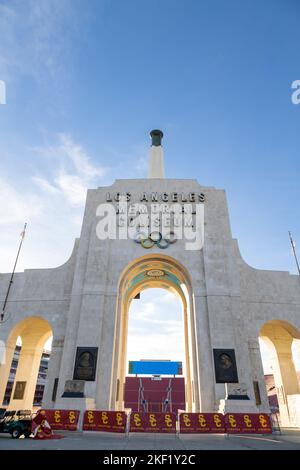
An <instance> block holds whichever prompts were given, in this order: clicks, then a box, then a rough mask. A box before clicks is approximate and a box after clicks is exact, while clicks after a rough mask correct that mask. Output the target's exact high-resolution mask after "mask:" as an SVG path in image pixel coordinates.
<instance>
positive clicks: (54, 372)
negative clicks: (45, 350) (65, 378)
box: [42, 339, 64, 408]
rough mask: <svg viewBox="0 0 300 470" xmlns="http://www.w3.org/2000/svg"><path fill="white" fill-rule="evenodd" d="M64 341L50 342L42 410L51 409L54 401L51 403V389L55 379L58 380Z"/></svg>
mask: <svg viewBox="0 0 300 470" xmlns="http://www.w3.org/2000/svg"><path fill="white" fill-rule="evenodd" d="M63 345H64V340H63V339H56V340H55V339H54V340H53V342H52V349H51V355H50V359H49V366H48V373H47V382H46V386H45V390H44V396H43V402H42V406H43V408H53V407H54V401H52V395H53V387H54V382H55V379H56V378H59V371H60V364H61V358H62V351H63Z"/></svg>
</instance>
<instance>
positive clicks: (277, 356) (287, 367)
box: [271, 340, 299, 427]
mask: <svg viewBox="0 0 300 470" xmlns="http://www.w3.org/2000/svg"><path fill="white" fill-rule="evenodd" d="M291 343H292V342H290V344H288V343H287V342H286V341H285V342H281V341H280V340H278V341H274V346H275V348H276V352H275V353H274V354H273V357H272V359H271V361H272V368H273V374H274V381H275V386H276V391H277V397H278V404H279V411H280V419H281V425H282V426H283V427H288V426H290V419H289V410H288V403H287V396H288V395H295V394H299V384H298V379H297V374H296V369H295V365H294V362H293V358H292V351H291V345H292V344H291Z"/></svg>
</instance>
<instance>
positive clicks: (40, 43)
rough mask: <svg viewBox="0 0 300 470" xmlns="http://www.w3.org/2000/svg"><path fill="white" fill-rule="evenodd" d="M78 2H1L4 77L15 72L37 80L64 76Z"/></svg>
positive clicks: (0, 51) (0, 49)
mask: <svg viewBox="0 0 300 470" xmlns="http://www.w3.org/2000/svg"><path fill="white" fill-rule="evenodd" d="M77 4H78V2H77V1H76V0H52V1H51V2H49V1H47V0H38V1H37V0H27V1H26V2H19V1H17V0H11V1H9V2H8V1H6V2H4V3H1V4H0V31H1V42H0V65H1V70H2V72H3V73H4V74H5V78H6V79H8V77H13V76H15V75H17V76H31V77H34V79H36V80H44V79H45V78H46V79H47V80H49V79H58V78H59V77H60V80H61V79H62V78H63V76H64V74H65V73H66V67H65V65H66V63H67V62H68V54H69V51H70V48H71V45H72V32H73V31H76V29H77V15H76V7H77ZM66 16H67V17H68V30H67V31H66V30H65V27H64V25H65V19H66ZM20 38H22V40H20Z"/></svg>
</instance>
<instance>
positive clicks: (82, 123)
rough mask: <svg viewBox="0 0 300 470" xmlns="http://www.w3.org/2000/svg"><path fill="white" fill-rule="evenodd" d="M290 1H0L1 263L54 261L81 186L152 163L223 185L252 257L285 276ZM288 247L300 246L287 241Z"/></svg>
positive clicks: (289, 220) (294, 122)
mask: <svg viewBox="0 0 300 470" xmlns="http://www.w3.org/2000/svg"><path fill="white" fill-rule="evenodd" d="M299 14H300V3H299V2H298V0H264V1H263V2H262V1H260V0H251V1H247V0H244V1H243V2H241V1H239V0H226V1H224V0H209V1H208V0H206V1H204V0H202V1H198V0H197V1H196V0H195V1H193V0H178V1H174V0H151V2H149V1H146V0H126V1H122V0H89V1H85V0H51V1H50V0H49V1H48V0H38V1H37V0H26V1H20V0H11V1H0V80H4V81H5V83H6V95H7V96H6V101H7V103H6V104H5V105H0V198H1V199H0V200H1V204H0V226H1V227H0V228H1V232H0V240H1V243H0V271H2V272H3V271H10V270H11V267H12V265H13V261H14V256H15V252H16V247H17V244H18V235H19V233H20V231H21V229H22V225H23V223H24V221H27V222H28V232H27V237H26V242H25V244H24V249H23V252H22V256H21V258H20V263H19V269H20V270H22V269H24V268H31V267H48V266H56V265H59V264H61V263H63V262H64V261H65V260H66V259H67V258H68V257H69V254H70V253H71V250H72V246H73V240H74V238H75V237H76V236H78V235H79V233H80V226H81V219H82V214H83V208H84V200H85V191H86V188H87V187H96V186H101V185H107V184H111V183H112V182H113V180H114V179H115V178H134V177H144V176H146V174H147V156H148V150H149V143H150V141H149V137H148V133H149V131H150V130H151V129H152V128H161V129H162V130H163V131H164V133H165V138H164V150H165V165H166V174H167V177H169V178H190V177H192V178H197V179H198V181H199V182H200V183H202V184H203V185H207V186H215V187H217V188H224V189H226V191H227V196H228V204H229V210H230V217H231V224H232V232H233V236H234V237H235V238H238V240H239V244H240V249H241V253H242V256H243V257H244V259H245V261H246V262H247V263H249V264H250V265H252V266H254V267H258V268H265V269H278V270H289V271H290V272H293V273H295V272H296V270H295V265H294V260H293V258H292V255H291V249H290V246H289V240H288V234H287V231H288V230H291V231H292V233H293V235H294V238H295V239H296V242H297V241H299V245H300V218H299V196H300V185H299V177H300V163H299V126H300V105H298V106H297V105H294V104H293V103H292V101H291V94H292V89H291V84H292V82H293V81H294V80H297V79H300V55H299V44H300V28H299ZM299 254H300V252H299Z"/></svg>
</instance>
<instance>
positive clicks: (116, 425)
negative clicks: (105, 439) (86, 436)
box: [82, 410, 127, 433]
mask: <svg viewBox="0 0 300 470" xmlns="http://www.w3.org/2000/svg"><path fill="white" fill-rule="evenodd" d="M126 421H127V416H126V413H125V412H124V411H106V410H87V411H86V412H85V413H84V417H83V428H82V429H83V431H105V432H121V433H124V432H125V431H126Z"/></svg>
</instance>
